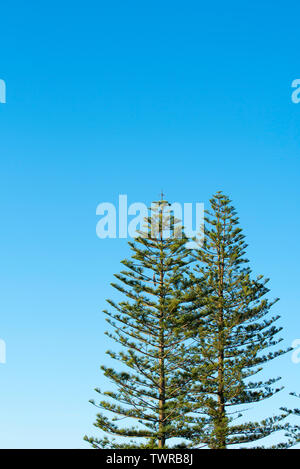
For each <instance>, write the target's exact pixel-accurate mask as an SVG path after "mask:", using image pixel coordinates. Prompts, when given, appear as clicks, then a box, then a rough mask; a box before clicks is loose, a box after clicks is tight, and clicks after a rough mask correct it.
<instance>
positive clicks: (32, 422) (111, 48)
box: [0, 0, 300, 448]
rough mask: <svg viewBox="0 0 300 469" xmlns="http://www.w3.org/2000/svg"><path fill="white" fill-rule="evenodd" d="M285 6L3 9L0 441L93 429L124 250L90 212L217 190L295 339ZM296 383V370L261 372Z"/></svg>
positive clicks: (54, 440) (292, 386)
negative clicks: (108, 305)
mask: <svg viewBox="0 0 300 469" xmlns="http://www.w3.org/2000/svg"><path fill="white" fill-rule="evenodd" d="M299 14H300V6H299V2H296V1H290V2H283V1H277V2H274V1H271V0H270V1H265V0H260V1H258V0H254V1H251V2H250V1H248V2H240V1H227V2H222V1H219V0H217V1H215V2H210V3H209V2H200V1H189V0H188V1H185V2H179V1H176V0H172V1H169V0H166V1H163V2H162V1H159V2H158V1H156V0H153V1H152V2H141V1H131V0H129V1H127V2H124V1H114V0H112V1H110V2H103V1H91V0H86V1H85V2H76V1H75V2H74V1H72V2H71V1H63V2H62V1H57V0H52V1H51V2H40V1H39V2H38V1H29V2H21V1H14V2H4V3H3V2H2V4H1V12H0V15H1V28H0V39H1V41H0V51H1V54H0V79H3V80H5V82H6V85H7V103H6V104H0V213H1V243H0V256H1V262H0V285H1V287H0V338H1V339H3V340H5V342H6V345H7V363H6V364H5V365H0V388H1V398H0V416H1V417H0V447H2V448H13V447H22V448H33V447H36V448H53V447H55V448H61V447H67V448H79V447H83V448H84V447H87V445H86V444H85V443H84V442H83V441H82V437H83V435H84V434H85V433H87V434H89V435H91V434H96V433H97V431H96V429H95V430H94V429H93V426H92V422H93V420H94V417H95V413H96V411H95V409H94V408H93V407H92V406H91V405H90V404H89V403H88V400H89V399H90V398H97V395H96V394H95V393H94V392H93V388H94V387H95V386H101V383H103V378H102V375H101V372H100V371H99V366H100V364H101V363H104V362H105V361H106V358H105V355H104V352H105V350H106V349H107V348H108V347H110V346H111V344H108V341H107V339H105V338H104V335H103V331H104V329H105V322H104V318H103V315H102V313H101V311H102V309H103V308H104V307H105V298H107V297H111V296H114V292H113V289H112V288H111V287H110V285H109V284H110V282H111V281H112V278H113V273H115V272H118V270H119V269H120V264H119V262H120V260H121V259H122V258H124V257H126V256H127V255H128V248H127V244H126V240H100V239H99V238H97V237H96V232H95V227H96V222H97V219H98V218H97V217H96V207H97V205H98V204H99V203H100V202H116V201H117V199H118V195H119V194H128V201H129V203H132V202H135V201H140V202H145V203H150V202H151V201H152V200H155V199H157V197H158V196H159V193H160V191H161V189H162V188H163V190H164V192H165V193H166V195H167V198H168V199H169V200H170V201H179V202H196V201H197V202H204V203H205V204H207V202H208V199H209V198H210V196H211V195H212V194H213V193H214V192H215V191H216V190H223V191H224V192H225V193H226V194H228V195H229V196H230V197H231V198H232V199H233V201H234V203H235V205H236V208H237V210H238V212H239V215H240V219H241V224H242V227H243V228H244V230H245V234H246V235H247V241H248V243H249V250H248V257H249V258H250V260H251V261H252V266H253V269H254V271H255V272H257V273H263V274H265V275H266V276H269V277H270V278H271V283H270V286H271V289H272V291H271V296H275V297H277V296H278V297H280V298H281V301H280V303H278V305H276V308H275V312H280V313H281V314H282V320H281V324H282V325H283V326H284V331H283V334H282V335H283V337H285V339H286V341H285V343H286V345H290V344H291V342H292V341H293V340H294V339H297V338H300V317H299V265H300V254H299V228H300V222H299V202H300V200H299V172H300V160H299V145H300V104H298V105H297V104H293V103H292V101H291V93H292V88H291V83H292V81H293V80H294V79H297V78H300V63H299V42H300V28H299ZM270 374H271V376H272V375H275V376H277V375H282V376H283V378H284V379H283V381H284V384H285V385H286V387H287V390H286V391H284V393H285V394H282V395H281V397H278V396H277V397H276V398H275V399H273V400H272V401H269V402H268V403H266V404H264V405H263V407H261V415H264V416H265V414H264V413H263V411H264V412H266V413H271V414H272V413H273V412H275V411H276V409H277V408H278V407H279V406H280V405H281V404H287V403H288V402H289V404H290V405H291V406H293V404H295V405H296V404H297V403H296V402H293V400H292V401H290V400H288V399H287V397H286V396H287V394H288V391H298V392H300V388H299V376H300V364H298V365H296V364H294V363H292V361H291V355H290V354H289V355H287V356H285V357H284V358H281V359H280V360H279V361H277V363H276V364H273V365H272V366H271V367H270Z"/></svg>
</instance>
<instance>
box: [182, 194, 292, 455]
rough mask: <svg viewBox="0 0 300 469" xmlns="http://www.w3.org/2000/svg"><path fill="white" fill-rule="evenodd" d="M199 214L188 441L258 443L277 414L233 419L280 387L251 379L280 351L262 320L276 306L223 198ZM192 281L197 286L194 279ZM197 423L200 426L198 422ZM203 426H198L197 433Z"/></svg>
mask: <svg viewBox="0 0 300 469" xmlns="http://www.w3.org/2000/svg"><path fill="white" fill-rule="evenodd" d="M210 203H211V210H210V211H207V212H206V218H205V230H204V243H203V245H202V246H200V248H199V249H198V250H196V252H195V258H196V261H197V267H196V269H195V272H194V273H193V275H192V278H193V281H194V285H195V290H196V291H198V292H200V294H202V292H203V288H204V286H205V290H206V292H207V293H206V294H207V296H206V303H205V305H204V306H202V310H203V311H206V313H204V314H203V315H202V316H201V317H200V319H199V320H198V321H197V327H195V330H194V332H195V334H194V340H195V342H196V344H195V345H194V347H193V348H192V349H191V350H190V357H189V362H190V363H191V364H193V366H194V369H193V371H194V373H195V374H196V375H197V378H196V379H195V381H194V384H193V388H192V391H191V394H190V401H191V402H193V403H194V405H195V412H197V413H198V414H200V415H201V416H202V421H201V425H200V428H199V429H197V427H194V434H193V437H192V441H193V445H207V446H209V447H210V448H217V449H223V448H226V447H228V446H229V445H238V444H242V443H249V442H252V441H256V440H260V439H261V438H264V437H266V436H268V435H270V434H271V433H273V432H274V431H278V430H281V429H282V428H283V427H282V425H281V421H282V420H283V419H284V418H285V417H286V415H287V414H286V413H285V412H283V413H282V414H281V415H279V416H275V417H272V418H270V419H266V420H264V421H262V422H255V423H251V422H249V423H243V424H240V425H239V424H233V420H235V419H236V418H237V417H239V416H242V414H243V412H242V409H243V405H244V404H253V403H257V402H260V401H263V400H264V399H267V398H269V397H271V396H273V395H274V394H275V393H277V392H279V391H280V389H281V388H280V387H277V386H276V385H277V382H278V381H279V379H280V378H275V379H270V380H267V381H265V382H263V381H253V380H252V379H253V377H254V376H255V375H257V373H259V372H260V371H261V370H262V369H263V365H264V364H266V363H267V362H269V361H270V360H273V359H275V358H277V357H279V356H281V355H282V354H283V353H285V352H286V351H285V350H282V349H277V350H276V349H275V351H269V350H268V349H269V348H272V349H273V347H275V346H277V345H278V344H279V343H280V342H281V340H282V339H280V338H277V334H278V333H279V332H280V331H281V328H280V327H276V325H275V323H276V322H277V320H278V319H279V317H278V316H272V317H269V311H270V308H271V307H272V306H273V305H274V303H276V301H277V299H276V300H274V301H269V300H268V299H266V298H265V295H266V294H267V293H268V291H269V290H268V288H267V286H266V285H267V283H268V279H264V278H263V276H261V275H260V276H258V277H257V278H252V273H251V269H250V267H249V263H248V260H247V259H246V258H245V250H246V247H247V245H246V243H245V238H244V235H243V234H242V230H241V228H240V227H239V224H238V217H237V214H236V211H235V209H234V208H233V207H232V205H231V201H230V200H229V199H228V197H226V196H225V195H223V194H222V193H220V192H218V193H217V194H216V195H215V196H214V197H213V198H212V199H211V201H210ZM199 281H200V283H199ZM203 419H204V420H205V425H204V421H203ZM203 429H205V431H203Z"/></svg>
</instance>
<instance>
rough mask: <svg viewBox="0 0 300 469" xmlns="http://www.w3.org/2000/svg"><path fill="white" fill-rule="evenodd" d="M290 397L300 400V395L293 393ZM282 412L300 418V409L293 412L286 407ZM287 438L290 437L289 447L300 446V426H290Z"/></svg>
mask: <svg viewBox="0 0 300 469" xmlns="http://www.w3.org/2000/svg"><path fill="white" fill-rule="evenodd" d="M290 395H291V396H294V397H297V398H298V399H300V394H296V393H295V392H291V393H290ZM281 410H282V411H283V412H286V413H288V414H289V415H293V416H296V417H300V409H293V410H291V409H287V408H286V407H282V408H281ZM287 436H288V437H289V446H295V445H298V444H299V443H300V425H292V424H291V425H289V427H288V432H287Z"/></svg>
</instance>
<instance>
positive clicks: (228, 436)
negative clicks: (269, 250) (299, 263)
mask: <svg viewBox="0 0 300 469" xmlns="http://www.w3.org/2000/svg"><path fill="white" fill-rule="evenodd" d="M168 229H171V236H166V232H167V231H168ZM188 241H190V240H188V239H187V238H186V237H185V234H184V228H183V227H182V222H181V220H177V219H174V217H173V216H172V213H171V212H170V210H169V204H168V202H167V201H165V200H160V201H158V202H156V203H155V209H154V210H153V211H152V213H151V217H149V218H148V219H147V220H145V227H144V229H143V231H142V232H140V233H139V237H138V238H136V239H135V242H130V243H129V245H130V248H131V258H130V259H129V260H124V261H122V264H123V266H124V269H123V270H122V271H121V272H120V273H119V274H117V275H115V277H116V279H117V282H116V283H113V284H112V285H113V287H114V288H115V289H117V290H118V291H119V292H121V294H122V295H123V296H124V299H123V300H122V301H120V302H118V303H116V302H114V301H112V300H108V303H109V305H110V309H109V310H107V311H105V314H106V319H107V322H108V323H109V325H110V332H107V335H108V336H109V337H110V338H111V339H112V340H113V341H114V342H115V343H116V345H117V346H116V348H114V349H113V350H110V351H108V352H107V353H108V355H109V356H110V358H112V359H114V360H116V361H117V362H119V365H118V367H117V369H113V368H110V367H106V366H102V367H101V368H102V370H103V372H104V375H105V376H106V377H107V378H108V379H109V380H110V381H111V382H112V383H113V387H112V390H111V391H109V392H102V391H101V390H100V389H96V391H97V392H98V393H99V394H101V395H102V396H104V397H102V400H101V401H100V402H99V403H95V402H94V401H91V402H93V404H94V405H95V406H97V407H98V408H99V409H100V410H101V412H99V413H98V414H97V419H96V423H95V426H96V427H98V428H99V429H101V430H102V431H103V432H104V433H105V434H106V435H107V436H104V437H103V438H94V437H87V436H86V437H85V439H86V440H87V441H88V442H89V443H90V444H91V445H92V446H93V447H94V448H114V449H118V448H149V449H150V448H151V449H152V448H168V447H173V448H204V447H208V448H211V449H225V448H228V447H232V446H233V445H234V447H241V448H242V447H244V446H243V445H244V444H246V443H250V442H253V446H252V447H254V448H260V447H262V446H260V440H262V439H263V438H265V437H267V436H269V435H271V434H273V433H275V432H279V431H284V433H280V435H284V437H283V440H284V441H282V442H280V443H278V444H276V445H274V446H272V447H276V448H288V447H291V446H293V445H294V444H296V443H297V441H300V440H299V429H298V428H297V427H295V426H293V427H292V426H291V425H290V424H289V423H287V417H288V415H289V414H290V413H291V411H290V410H288V409H286V408H282V409H279V410H278V412H276V415H272V416H269V417H268V418H266V419H264V420H262V421H258V422H256V421H255V422H254V421H251V420H250V421H247V419H246V412H247V408H248V407H249V405H250V406H251V408H253V407H255V405H256V404H257V403H259V402H261V401H264V400H265V399H268V398H270V397H272V396H273V395H274V394H276V393H278V392H280V390H281V389H282V387H281V385H280V383H279V381H280V378H277V377H276V378H270V379H267V380H265V381H264V380H260V379H259V377H257V375H258V374H259V373H260V372H261V371H262V370H263V368H264V366H265V365H266V364H267V363H268V362H269V361H271V360H274V359H276V358H278V357H280V356H281V355H282V354H284V353H286V352H287V350H284V349H282V348H280V346H279V344H280V342H281V340H282V339H281V338H280V335H279V333H280V331H281V327H279V326H278V325H277V323H278V319H279V316H277V315H272V314H271V309H272V306H273V305H274V303H276V302H277V299H275V300H273V301H270V300H269V299H267V298H266V294H267V293H268V292H269V289H268V287H267V283H268V279H265V278H264V277H263V276H258V277H254V276H253V275H252V272H251V269H250V266H249V262H248V260H247V259H246V257H245V251H246V248H247V245H246V243H245V237H244V235H243V233H242V229H241V228H240V226H239V220H238V216H237V214H236V211H235V209H234V207H233V206H232V204H231V201H230V199H229V198H228V197H227V196H225V195H223V194H222V193H221V192H218V193H217V194H216V195H215V196H214V197H213V198H212V199H211V201H210V210H209V211H206V217H205V228H204V233H203V236H202V237H201V242H199V246H198V248H197V249H193V250H191V249H187V248H186V244H187V242H188ZM294 412H295V413H297V411H294ZM298 413H299V411H298ZM111 436H112V438H111ZM115 437H117V438H115ZM120 437H126V438H125V439H124V438H120ZM246 447H249V445H246Z"/></svg>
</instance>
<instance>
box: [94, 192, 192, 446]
mask: <svg viewBox="0 0 300 469" xmlns="http://www.w3.org/2000/svg"><path fill="white" fill-rule="evenodd" d="M151 215H152V216H151V217H149V219H148V220H146V226H145V229H144V231H142V232H140V233H139V237H138V238H137V239H136V242H135V243H132V242H130V243H129V245H130V247H131V252H132V255H131V259H130V260H124V261H123V262H122V263H123V265H124V267H125V269H124V270H122V272H120V273H119V274H117V275H115V277H116V278H117V280H118V283H113V284H112V286H113V287H114V288H115V289H117V290H118V291H119V292H121V293H122V294H123V295H124V297H125V298H126V299H125V300H124V301H121V302H119V303H115V302H114V301H112V300H108V303H109V305H110V306H111V309H112V311H105V314H106V317H107V322H108V323H109V325H110V327H111V329H112V330H113V332H107V335H108V337H110V338H111V339H112V340H113V341H114V342H115V343H116V344H117V345H119V346H121V348H122V350H121V351H119V352H118V351H116V349H114V350H113V351H108V352H107V353H108V355H109V356H110V357H111V358H112V359H114V360H116V361H118V362H119V364H120V365H121V367H124V368H125V370H124V371H115V370H114V369H112V368H108V367H106V366H102V367H101V368H102V370H103V372H104V375H105V376H106V377H107V378H108V379H109V380H110V381H111V382H112V383H113V385H114V386H113V389H112V390H111V391H109V392H101V390H100V389H96V391H97V392H98V393H99V394H101V395H103V396H104V397H105V399H103V400H101V401H100V402H99V403H98V404H95V402H94V401H92V403H93V404H94V405H96V406H97V407H98V408H99V409H101V411H102V412H101V413H99V414H98V415H97V420H96V423H95V426H96V427H98V428H99V429H101V430H102V431H104V432H105V433H108V434H111V435H115V436H119V437H129V438H132V439H133V440H131V441H130V443H128V444H125V445H122V444H119V443H116V442H115V441H109V440H108V439H107V438H104V439H102V440H101V439H100V440H97V439H95V438H87V437H86V440H87V441H88V442H89V443H90V444H91V445H92V446H93V447H95V448H96V447H98V448H99V447H101V448H107V447H113V448H157V447H158V448H165V447H167V441H168V440H169V439H170V438H175V437H177V438H178V437H185V434H186V431H187V430H186V424H187V422H188V416H187V415H188V412H189V410H190V404H189V403H188V401H187V399H186V395H187V392H188V388H189V385H190V382H191V376H189V375H188V374H187V373H186V372H185V371H184V370H183V369H182V365H183V364H184V361H185V356H186V353H187V352H186V337H187V334H188V333H189V331H190V329H191V324H192V321H193V320H194V310H195V309H196V306H195V304H194V303H193V299H194V293H193V291H192V290H191V289H190V288H189V279H188V275H187V272H188V265H189V263H190V262H191V259H190V256H189V252H188V251H187V250H186V248H185V244H186V241H187V240H186V238H185V237H184V235H183V233H182V227H181V225H180V221H179V220H175V219H174V217H173V216H172V214H171V213H170V211H169V204H168V203H167V202H166V201H163V200H161V201H160V202H157V203H156V204H155V208H154V210H152V213H151ZM168 228H170V229H171V231H172V232H173V234H174V236H172V237H167V236H166V232H167V230H168ZM103 411H104V412H103ZM108 414H111V415H112V417H111V416H108ZM124 419H128V421H129V424H128V426H125V427H121V426H120V425H119V421H120V420H122V421H123V420H124ZM133 420H134V421H136V424H131V423H130V422H132V421H133ZM137 440H139V441H137Z"/></svg>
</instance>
